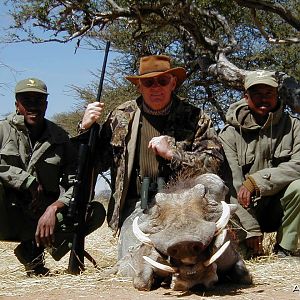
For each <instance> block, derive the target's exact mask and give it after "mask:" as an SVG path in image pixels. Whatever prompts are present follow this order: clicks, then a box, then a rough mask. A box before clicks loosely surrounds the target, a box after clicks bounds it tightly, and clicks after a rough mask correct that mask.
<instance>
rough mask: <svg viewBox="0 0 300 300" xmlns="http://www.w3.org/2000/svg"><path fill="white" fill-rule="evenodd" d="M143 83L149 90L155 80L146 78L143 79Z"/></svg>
mask: <svg viewBox="0 0 300 300" xmlns="http://www.w3.org/2000/svg"><path fill="white" fill-rule="evenodd" d="M141 82H142V85H143V86H145V87H147V88H149V87H151V86H152V85H153V84H154V82H155V79H154V78H144V79H141Z"/></svg>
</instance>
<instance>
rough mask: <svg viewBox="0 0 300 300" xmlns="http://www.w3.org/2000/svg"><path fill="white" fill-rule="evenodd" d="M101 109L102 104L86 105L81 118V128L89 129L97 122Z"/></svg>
mask: <svg viewBox="0 0 300 300" xmlns="http://www.w3.org/2000/svg"><path fill="white" fill-rule="evenodd" d="M103 109H104V103H103V102H93V103H90V104H88V106H87V108H86V110H85V112H84V115H83V118H82V122H81V126H82V128H84V129H89V128H90V127H91V126H92V125H93V124H94V123H95V122H97V121H98V120H99V119H100V117H101V115H102V112H103Z"/></svg>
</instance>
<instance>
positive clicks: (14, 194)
mask: <svg viewBox="0 0 300 300" xmlns="http://www.w3.org/2000/svg"><path fill="white" fill-rule="evenodd" d="M15 94H16V102H15V106H16V113H13V114H11V115H9V116H8V117H7V118H6V119H5V120H2V121H0V149H1V150H0V240H7V241H21V243H20V244H19V245H18V246H17V247H16V249H15V250H14V253H15V255H16V256H17V258H18V260H19V261H20V262H21V263H22V264H23V265H24V266H25V269H26V271H27V274H28V275H32V274H35V275H39V274H42V275H46V274H48V272H49V269H48V268H46V267H45V266H44V259H43V253H44V249H45V247H52V249H54V248H56V247H58V243H59V244H61V243H63V241H64V238H63V237H64V234H63V232H62V228H63V227H64V222H63V214H64V212H65V211H66V209H67V206H68V203H69V201H70V198H71V196H72V191H73V179H74V176H75V171H76V161H77V153H76V149H75V147H74V146H73V145H72V144H71V141H70V139H69V137H68V134H67V133H66V132H65V131H64V130H63V129H62V128H60V127H59V126H57V125H56V124H54V123H53V122H51V121H49V120H47V119H45V113H46V109H47V105H48V102H47V97H48V92H47V87H46V85H45V83H44V82H42V81H41V80H39V79H36V78H28V79H25V80H22V81H20V82H18V83H17V85H16V88H15ZM61 187H62V188H63V189H64V192H63V193H61ZM104 218H105V210H104V208H103V207H102V206H101V205H100V204H99V205H96V206H95V207H93V208H91V212H90V217H89V228H87V233H89V232H92V231H93V230H95V229H96V228H98V227H99V226H101V224H102V223H103V220H104ZM60 233H61V236H60ZM64 251H65V252H64V253H60V254H59V255H60V257H61V256H62V255H64V254H66V252H67V251H68V248H67V247H65V250H64ZM56 255H57V253H56Z"/></svg>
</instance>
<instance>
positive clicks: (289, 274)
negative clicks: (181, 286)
mask: <svg viewBox="0 0 300 300" xmlns="http://www.w3.org/2000/svg"><path fill="white" fill-rule="evenodd" d="M16 245H17V244H16V243H8V242H0V299H51V300H57V299H64V300H71V299H91V300H93V299H122V300H127V299H128V300H129V299H130V300H135V299H143V300H150V299H164V300H167V299H181V298H183V299H191V300H194V299H197V300H200V299H205V300H209V299H213V300H217V299H222V300H227V299H232V300H234V299H238V300H243V299H245V300H249V299H254V300H260V299H264V300H265V299H268V300H269V299H276V300H281V299H288V300H294V299H295V300H296V299H297V300H300V257H297V258H293V259H278V258H276V257H274V256H269V257H265V258H262V259H259V260H251V261H247V262H246V263H247V266H248V267H249V269H250V270H251V272H252V275H253V277H254V284H253V285H252V286H237V285H228V284H227V285H218V286H216V288H215V289H214V290H212V291H204V290H197V291H192V292H177V291H172V290H171V289H170V288H168V287H160V288H159V289H156V290H152V291H150V292H141V291H138V290H136V289H134V288H133V286H132V283H131V279H129V278H120V277H116V276H114V275H106V272H107V271H108V270H109V269H110V268H111V266H113V264H114V263H115V261H116V245H117V240H116V239H114V238H113V237H112V234H111V232H110V231H109V229H108V228H107V227H106V226H104V225H103V226H102V228H100V229H99V230H97V231H96V232H94V233H93V234H91V235H90V236H88V237H87V238H86V250H87V251H88V252H89V253H90V254H91V255H92V256H93V257H94V258H95V259H96V261H97V262H98V265H99V268H98V269H95V268H94V267H93V266H92V265H91V263H90V262H89V261H85V262H86V271H85V272H84V273H83V274H81V275H78V276H74V275H70V274H67V273H66V272H65V270H66V268H67V266H68V255H67V256H65V257H64V258H63V259H62V260H61V261H59V262H56V261H54V260H53V259H52V258H51V257H50V255H46V266H47V267H49V268H50V269H51V273H52V276H49V277H43V278H40V277H34V278H28V277H27V276H26V275H25V272H24V270H23V267H22V265H20V264H19V262H18V261H17V259H16V258H15V256H14V254H13V249H14V248H15V247H16Z"/></svg>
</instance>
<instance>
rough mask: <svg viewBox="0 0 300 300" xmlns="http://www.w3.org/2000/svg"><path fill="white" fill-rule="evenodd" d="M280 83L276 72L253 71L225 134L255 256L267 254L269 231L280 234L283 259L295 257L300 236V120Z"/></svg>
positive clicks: (234, 197)
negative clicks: (286, 104) (286, 108)
mask: <svg viewBox="0 0 300 300" xmlns="http://www.w3.org/2000/svg"><path fill="white" fill-rule="evenodd" d="M277 87H278V82H277V80H276V78H275V75H274V72H269V71H264V70H258V71H254V72H249V74H248V75H246V77H245V91H246V92H245V96H244V99H242V100H240V101H238V102H236V103H234V104H232V105H231V106H230V108H229V110H228V112H227V115H226V120H227V123H228V125H226V126H225V127H224V129H223V131H222V132H221V134H220V138H221V140H222V143H223V147H224V151H225V154H226V158H227V161H228V163H229V166H230V170H231V176H232V181H231V182H230V185H232V189H231V201H232V202H234V203H238V210H237V212H236V215H237V217H238V218H239V221H240V223H241V225H242V227H243V229H244V230H243V232H244V234H243V237H241V240H244V239H245V240H244V241H243V242H244V244H245V245H246V247H247V248H248V250H249V254H250V255H252V256H256V255H260V254H262V233H263V232H273V231H275V232H277V237H276V240H277V242H276V245H275V248H274V252H275V253H277V254H278V256H281V257H286V256H290V255H293V253H294V251H295V250H296V249H297V244H298V238H299V235H300V121H299V119H298V118H296V117H293V116H291V115H290V114H288V113H287V112H285V111H284V104H283V101H282V99H279V98H278V92H277Z"/></svg>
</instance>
